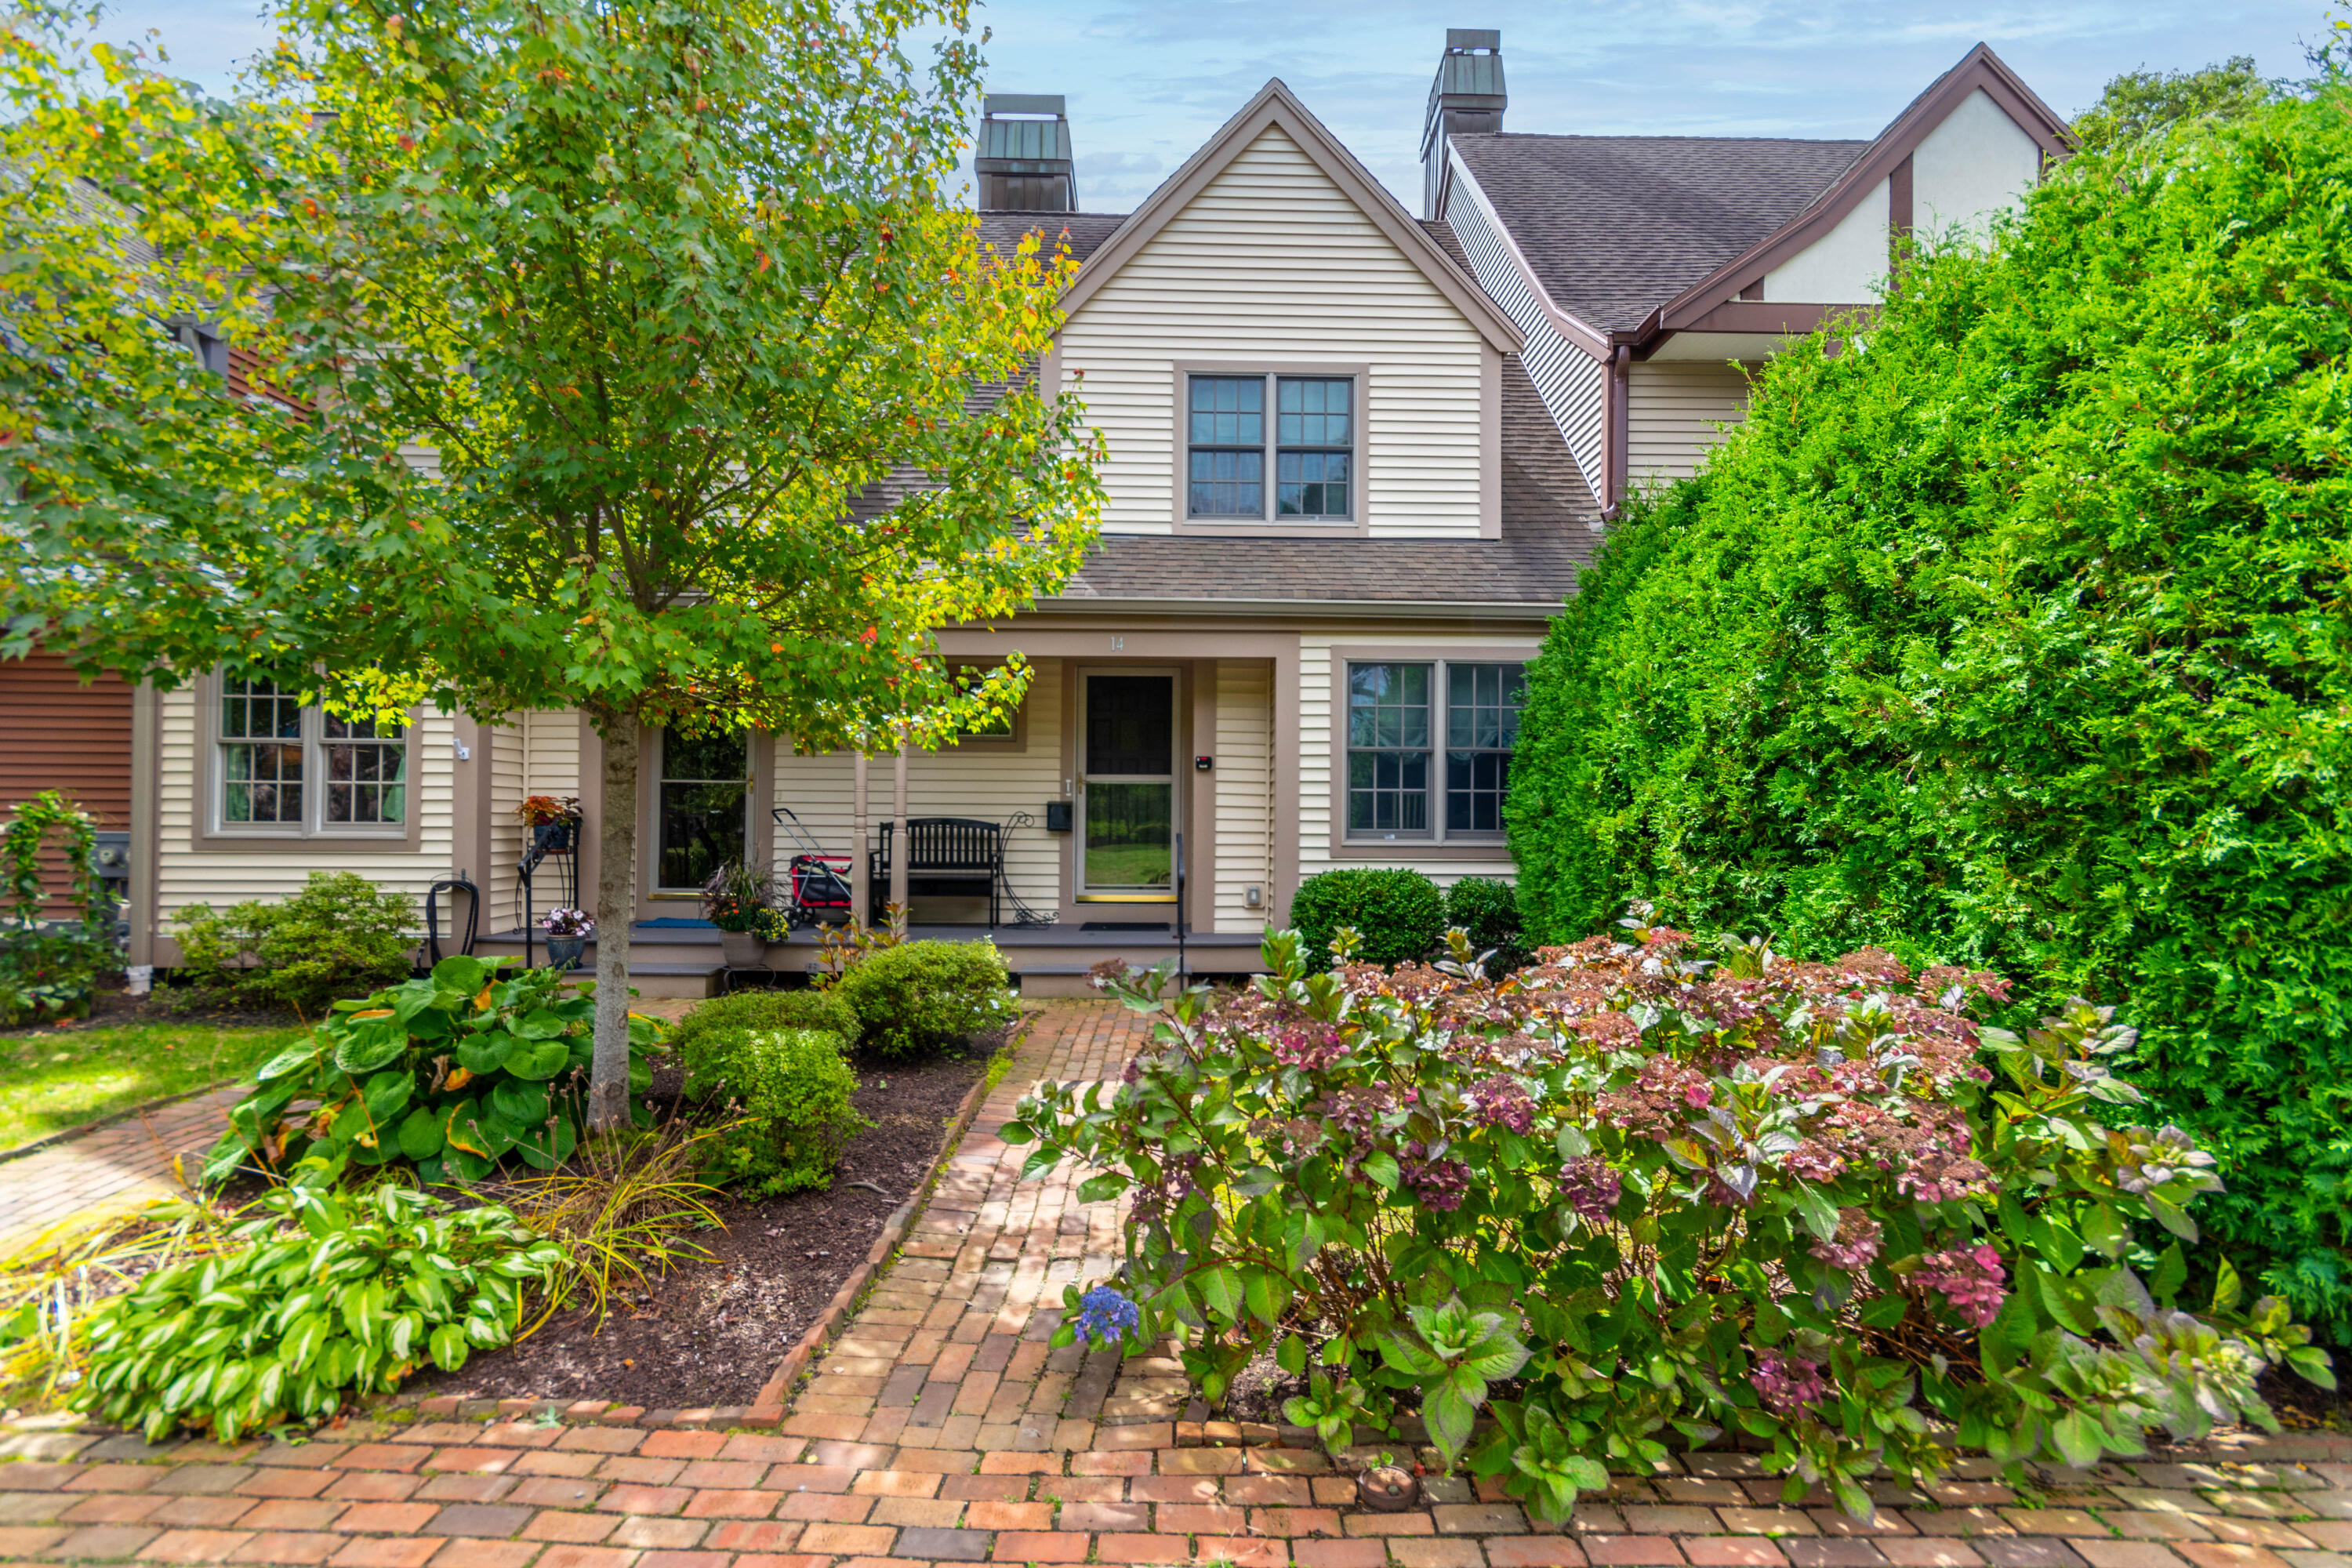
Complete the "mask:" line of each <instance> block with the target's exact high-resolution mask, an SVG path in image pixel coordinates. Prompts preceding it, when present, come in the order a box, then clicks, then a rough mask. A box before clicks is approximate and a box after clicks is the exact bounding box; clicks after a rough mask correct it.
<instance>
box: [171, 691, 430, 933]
mask: <svg viewBox="0 0 2352 1568" xmlns="http://www.w3.org/2000/svg"><path fill="white" fill-rule="evenodd" d="M157 708H158V713H157V718H158V722H159V728H160V729H161V731H162V736H161V741H162V744H161V746H160V747H159V749H158V755H157V762H158V772H159V773H160V774H161V775H162V776H161V780H160V787H159V788H158V790H157V794H156V808H157V815H158V816H159V818H160V821H159V823H158V833H157V844H156V866H155V882H156V906H157V910H158V911H159V915H160V934H163V935H164V936H169V935H171V934H172V933H171V922H172V919H173V916H174V915H175V914H177V913H178V912H179V911H180V910H183V909H184V908H186V907H187V906H188V905H190V904H210V905H212V906H213V907H214V908H215V909H221V908H226V906H227V905H230V904H234V903H240V902H243V901H244V900H247V899H266V900H271V901H273V902H275V901H277V900H282V899H285V898H287V897H288V896H289V895H291V894H294V893H298V892H299V891H301V889H302V885H303V883H304V882H306V881H308V880H309V879H310V873H311V872H313V871H357V872H358V873H360V874H361V875H362V876H363V877H365V878H367V879H369V880H370V881H372V882H373V883H374V884H375V885H376V886H377V887H379V888H388V889H395V890H397V891H400V892H404V893H408V894H410V895H412V896H413V897H414V898H415V901H416V923H417V929H418V930H419V931H423V929H424V922H425V890H426V889H428V888H429V887H430V886H431V885H432V884H433V883H434V882H436V881H437V880H439V879H441V878H443V877H446V876H447V875H449V872H450V868H451V867H452V865H453V863H454V861H455V859H456V849H457V843H456V834H455V824H454V819H453V807H454V805H455V801H454V798H453V794H452V790H453V784H454V780H453V777H452V770H453V768H454V767H455V766H456V765H457V764H456V747H455V742H456V739H457V725H456V721H455V720H453V719H452V718H451V717H450V716H449V715H447V714H446V713H435V712H431V711H427V712H426V713H425V716H424V718H423V719H422V720H421V721H419V722H418V724H417V731H416V739H415V743H414V745H413V746H412V747H411V749H410V752H409V760H410V763H411V765H412V766H413V767H414V768H415V776H414V777H412V778H411V779H410V780H409V795H408V808H409V810H410V811H412V812H415V813H416V814H417V816H418V823H419V834H418V842H417V847H416V848H415V849H414V850H411V849H408V848H406V847H402V846H397V845H390V846H387V847H385V848H384V850H383V853H381V854H376V853H370V852H366V851H362V850H355V849H352V848H349V847H342V846H338V847H333V848H310V847H306V846H305V844H304V842H303V841H302V840H301V839H299V838H289V839H288V840H287V841H286V842H285V844H284V846H283V847H279V846H277V845H272V846H270V847H268V848H266V849H231V850H204V849H199V848H197V847H194V828H195V815H196V811H197V809H198V807H197V790H196V780H197V773H196V770H197V769H198V768H201V767H206V766H209V765H210V763H211V759H210V758H209V757H207V756H205V755H204V754H203V750H204V741H203V733H202V726H201V725H200V724H199V723H198V721H197V713H196V698H195V693H194V691H193V690H191V689H181V690H178V691H167V692H164V693H163V694H162V695H161V697H160V698H159V700H158V703H157ZM467 765H468V766H470V765H471V764H467Z"/></svg>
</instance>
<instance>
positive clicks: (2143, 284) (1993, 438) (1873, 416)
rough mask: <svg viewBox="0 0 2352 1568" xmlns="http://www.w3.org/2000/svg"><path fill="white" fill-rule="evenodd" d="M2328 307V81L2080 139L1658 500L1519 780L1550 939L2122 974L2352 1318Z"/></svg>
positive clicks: (2341, 106)
mask: <svg viewBox="0 0 2352 1568" xmlns="http://www.w3.org/2000/svg"><path fill="white" fill-rule="evenodd" d="M2347 310H2352V91H2347V89H2345V88H2344V87H2343V85H2342V84H2341V83H2338V84H2336V85H2333V86H2327V87H2324V88H2322V89H2319V90H2318V91H2317V92H2316V94H2315V96H2314V97H2312V98H2308V99H2303V100H2291V101H2284V102H2280V103H2276V104H2273V105H2271V106H2269V107H2266V108H2262V109H2258V110H2254V111H2252V113H2250V114H2249V115H2247V116H2246V117H2245V118H2243V119H2241V120H2238V121H2232V122H2230V123H2226V124H2219V125H2205V126H2200V127H2196V128H2193V129H2184V130H2179V131H2176V132H2172V133H2171V135H2170V137H2169V139H2168V140H2166V141H2163V142H2157V143H2153V144H2151V143H2147V142H2142V143H2139V144H2137V145H2136V146H2134V147H2131V148H2127V149H2125V150H2123V151H2119V152H2117V151H2110V152H2105V153H2101V154H2099V155H2098V156H2096V157H2086V158H2083V159H2078V160H2076V161H2075V162H2074V163H2073V164H2071V165H2069V166H2068V167H2067V168H2066V169H2065V170H2064V171H2063V172H2062V173H2060V174H2057V175H2056V176H2055V177H2053V179H2051V180H2050V181H2048V182H2047V183H2045V184H2043V185H2042V187H2041V188H2040V189H2039V190H2038V191H2037V192H2036V193H2035V194H2034V195H2033V196H2032V199H2031V200H2030V202H2029V203H2028V205H2027V208H2026V212H2025V215H2024V216H2022V217H2021V219H2020V220H2019V221H2018V222H2017V223H2016V224H2015V225H2014V226H2012V227H2011V228H2010V229H2008V230H2007V231H2006V232H2005V233H2004V234H2003V235H2002V236H2001V237H2000V240H1999V242H1998V244H1997V245H1996V247H1994V249H1993V250H1992V252H1991V253H1990V255H1984V254H1974V253H1967V252H1964V251H1961V250H1958V249H1956V250H1953V251H1951V252H1948V253H1946V254H1941V255H1937V256H1935V257H1932V258H1926V259H1924V260H1920V261H1917V262H1916V263H1915V264H1913V265H1911V266H1909V267H1907V268H1906V270H1905V272H1904V273H1903V276H1902V280H1901V287H1900V290H1899V293H1898V294H1897V296H1896V297H1895V300H1893V302H1892V303H1891V304H1890V305H1889V306H1888V307H1887V308H1886V310H1885V312H1884V314H1883V315H1882V316H1881V317H1880V319H1879V321H1878V323H1877V324H1876V325H1875V327H1874V328H1873V329H1871V330H1869V331H1866V332H1864V333H1863V334H1862V335H1861V336H1859V337H1858V338H1857V339H1856V340H1855V341H1854V342H1853V343H1851V344H1850V345H1849V346H1848V347H1847V349H1846V351H1845V352H1844V353H1842V354H1839V355H1837V356H1836V357H1830V355H1829V353H1828V352H1827V349H1826V347H1825V344H1824V342H1822V340H1819V339H1816V340H1814V341H1812V342H1807V343H1804V344H1801V345H1799V346H1796V347H1794V348H1792V349H1790V351H1789V352H1787V353H1782V354H1780V356H1779V357H1778V358H1777V359H1775V360H1774V361H1773V362H1772V363H1771V365H1770V367H1769V370H1768V371H1767V372H1766V373H1765V374H1764V375H1763V377H1762V379H1761V382H1760V384H1759V386H1758V387H1757V389H1756V394H1755V397H1754V402H1753V406H1752V411H1751V413H1750V416H1749V417H1748V422H1747V423H1746V424H1745V425H1744V426H1741V427H1740V429H1739V430H1738V433H1737V435H1736V436H1734V437H1732V438H1731V439H1730V440H1729V442H1728V443H1727V445H1726V446H1725V447H1723V448H1722V449H1721V450H1720V451H1718V452H1717V454H1716V456H1715V458H1714V459H1713V460H1712V461H1711V462H1710V464H1709V465H1708V467H1707V468H1706V472H1705V473H1704V474H1703V476H1702V477H1701V479H1699V480H1698V481H1696V482H1695V483H1691V484H1686V485H1683V486H1680V487H1677V488H1676V489H1675V490H1673V491H1672V492H1671V493H1669V494H1667V495H1665V496H1664V497H1663V498H1659V499H1657V500H1654V502H1652V503H1650V504H1647V505H1645V506H1640V507H1636V508H1635V509H1633V513H1632V515H1631V516H1630V518H1629V519H1628V521H1626V522H1624V523H1623V524H1622V525H1621V526H1620V527H1619V529H1618V530H1617V537H1616V538H1615V539H1614V540H1613V541H1612V543H1611V545H1610V547H1609V549H1608V551H1607V552H1606V553H1605V556H1604V559H1603V560H1602V562H1601V564H1600V565H1599V567H1598V568H1597V569H1596V570H1595V571H1594V572H1593V573H1592V574H1591V575H1590V576H1589V577H1588V578H1587V581H1586V584H1585V586H1584V588H1583V591H1582V593H1581V594H1580V596H1579V598H1578V599H1577V600H1576V602H1575V603H1574V604H1573V605H1570V608H1569V610H1568V612H1567V614H1565V615H1564V616H1562V617H1561V618H1560V620H1559V622H1558V623H1557V624H1556V626H1555V628H1554V630H1553V633H1552V635H1551V637H1550V639H1549V643H1548V644H1547V646H1546V649H1545V652H1544V654H1543V657H1542V658H1541V659H1540V660H1539V661H1538V664H1537V666H1536V667H1535V668H1534V671H1533V677H1532V686H1531V692H1530V698H1529V706H1528V713H1527V717H1526V721H1525V723H1524V725H1523V728H1522V730H1521V740H1520V743H1519V752H1518V756H1517V763H1516V764H1515V768H1514V772H1513V775H1512V780H1513V795H1512V802H1511V845H1512V849H1513V852H1514V854H1515V855H1516V857H1517V862H1518V865H1519V868H1520V871H1521V876H1522V887H1523V889H1524V891H1523V895H1522V897H1523V902H1524V905H1525V909H1526V913H1527V915H1528V926H1529V937H1530V939H1531V940H1538V941H1566V940H1570V939H1573V938H1578V937H1582V936H1585V935H1588V934H1590V933H1591V932H1592V931H1596V930H1600V929H1602V928H1603V926H1604V923H1605V922H1606V921H1607V920H1608V919H1610V918H1611V917H1612V916H1614V915H1615V914H1616V913H1618V912H1619V910H1620V909H1621V907H1622V904H1623V903H1624V902H1625V900H1628V899H1629V898H1634V897H1641V898H1647V899H1651V900H1655V901H1656V902H1657V903H1658V904H1659V905H1660V906H1661V908H1662V910H1664V912H1665V913H1666V914H1667V915H1668V916H1669V917H1670V918H1672V919H1673V920H1674V921H1675V923H1676V924H1681V925H1687V926H1692V927H1695V928H1696V929H1701V930H1707V929H1732V930H1747V931H1769V932H1770V933H1771V934H1772V935H1773V937H1774V938H1775V939H1776V941H1777V942H1779V943H1780V944H1781V945H1782V947H1783V948H1784V949H1786V950H1790V951H1795V952H1803V953H1807V954H1811V955H1817V956H1818V955H1826V954H1830V953H1833V952H1840V951H1843V950H1846V949H1850V948H1853V947H1857V946H1860V945H1862V944H1864V943H1865V942H1876V943H1881V944H1883V945H1885V946H1888V947H1891V948H1893V949H1895V951H1896V952H1898V953H1902V954H1905V955H1906V956H1909V957H1913V958H1917V959H1926V958H1929V957H1933V958H1936V959H1940V960H1946V961H1950V962H1958V963H1968V964H1969V965H1971V966H1978V967H1982V968H1987V969H1991V970H1996V971H1999V972H2000V973H2005V974H2013V975H2032V976H2034V977H2036V978H2034V979H2033V980H2032V983H2031V986H2030V989H2031V994H2027V995H2023V996H2021V999H2020V1002H2019V1005H2018V1007H2017V1009H2016V1012H2017V1013H2018V1014H2020V1015H2023V1016H2031V1015H2033V1014H2035V1013H2037V1012H2041V1011H2046V1010H2048V1008H2049V1006H2050V1005H2051V1004H2053V1003H2054V1002H2056V1001H2058V1000H2060V999H2062V998H2063V997H2064V996H2066V995H2067V994H2071V993H2080V994H2084V995H2087V996H2089V997H2091V998H2093V999H2095V1000H2098V1001H2105V1002H2113V1003H2116V1004H2118V1005H2120V1006H2121V1007H2122V1008H2123V1009H2124V1012H2125V1014H2126V1016H2127V1017H2128V1018H2129V1019H2130V1021H2132V1022H2134V1023H2136V1024H2137V1025H2138V1026H2140V1027H2141V1028H2142V1029H2143V1030H2144V1031H2145V1033H2144V1035H2143V1037H2142V1047H2141V1051H2142V1056H2143V1058H2144V1061H2143V1064H2142V1065H2141V1066H2139V1067H2138V1068H2135V1069H2134V1071H2133V1073H2132V1076H2133V1077H2134V1079H2136V1080H2137V1081H2138V1082H2139V1083H2141V1084H2143V1085H2146V1086H2147V1087H2149V1088H2150V1089H2152V1090H2153V1091H2154V1092H2155V1093H2156V1094H2158V1096H2159V1097H2160V1098H2161V1101H2162V1104H2161V1111H2162V1112H2163V1113H2165V1114H2169V1115H2171V1116H2174V1117H2177V1118H2178V1119H2179V1121H2182V1122H2184V1123H2186V1124H2188V1125H2189V1126H2191V1127H2193V1128H2194V1129H2195V1130H2196V1131H2198V1132H2199V1133H2200V1136H2201V1137H2203V1138H2204V1139H2207V1140H2210V1142H2211V1143H2212V1144H2213V1146H2214V1147H2215V1148H2216V1150H2217V1152H2219V1153H2220V1154H2221V1158H2222V1169H2223V1170H2224V1172H2225V1173H2227V1174H2228V1178H2229V1184H2230V1193H2229V1194H2228V1195H2227V1197H2226V1198H2221V1199H2215V1200H2209V1201H2208V1203H2206V1204H2204V1205H2200V1209H2199V1212H2200V1215H2205V1216H2206V1217H2207V1220H2208V1222H2209V1228H2210V1230H2212V1231H2215V1232H2218V1233H2219V1240H2220V1244H2221V1247H2223V1249H2224V1250H2226V1251H2227V1252H2229V1253H2230V1254H2231V1255H2233V1256H2234V1257H2235V1258H2236V1260H2237V1262H2238V1265H2239V1267H2240V1268H2249V1267H2250V1266H2251V1267H2253V1268H2259V1269H2260V1270H2261V1271H2262V1273H2263V1278H2264V1279H2266V1280H2267V1281H2268V1282H2269V1283H2270V1284H2271V1286H2272V1287H2273V1288H2274V1289H2279V1290H2281V1291H2283V1292H2284V1293H2285V1294H2287V1295H2288V1296H2289V1297H2291V1298H2292V1299H2293V1300H2294V1304H2295V1307H2296V1309H2297V1310H2298V1311H2299V1312H2301V1313H2305V1314H2309V1315H2310V1316H2311V1317H2313V1318H2315V1319H2317V1320H2320V1321H2325V1322H2326V1323H2327V1324H2328V1325H2329V1326H2330V1327H2331V1328H2332V1329H2333V1331H2334V1334H2335V1337H2336V1339H2337V1340H2338V1341H2339V1342H2342V1341H2344V1340H2345V1338H2346V1337H2347V1331H2352V1262H2347V1255H2346V1247H2347V1226H2348V1225H2352V1029H2347V1014H2352V810H2347V798H2352V592H2347V587H2348V586H2352V585H2348V584H2347V577H2352V526H2347V497H2352V490H2348V489H2347V452H2352V435H2348V434H2347V372H2346V365H2345V352H2346V349H2347V343H2352V314H2347ZM2208 1258H2209V1261H2210V1253H2209V1254H2208Z"/></svg>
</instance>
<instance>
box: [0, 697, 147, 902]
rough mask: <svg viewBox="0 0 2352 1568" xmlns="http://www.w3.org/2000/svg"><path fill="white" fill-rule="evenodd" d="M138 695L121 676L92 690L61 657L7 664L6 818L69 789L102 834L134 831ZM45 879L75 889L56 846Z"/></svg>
mask: <svg viewBox="0 0 2352 1568" xmlns="http://www.w3.org/2000/svg"><path fill="white" fill-rule="evenodd" d="M45 789H62V790H66V791H68V792H69V793H70V794H71V795H73V797H74V798H75V799H76V800H78V801H79V802H80V803H81V805H82V806H83V807H84V809H86V810H88V811H89V813H90V814H91V815H92V816H96V817H97V818H98V825H99V826H100V827H102V828H109V829H121V828H126V827H128V826H130V825H131V688H130V687H129V686H128V685H126V684H125V683H124V682H122V681H121V680H120V679H116V678H115V677H113V676H106V677H104V678H102V679H100V680H99V681H98V683H97V684H96V685H93V686H84V685H82V684H81V683H80V682H79V680H77V679H75V678H74V675H73V672H72V671H71V670H69V669H68V668H66V662H65V660H64V659H62V658H58V656H57V655H55V654H45V653H37V654H35V655H33V656H32V658H27V659H23V660H17V659H5V660H0V813H5V810H6V808H7V807H8V806H10V805H15V804H16V802H17V801H20V800H29V799H31V798H32V797H33V796H34V795H38V794H39V793H40V792H41V791H43V790H45ZM43 860H44V869H45V871H46V873H47V874H46V875H45V876H44V877H43V879H42V881H43V883H44V885H45V886H46V887H47V889H48V891H49V893H50V894H51V896H52V897H55V896H58V895H62V894H64V893H65V892H66V891H67V889H68V879H67V875H66V867H65V860H64V858H63V857H62V856H60V855H59V854H58V852H57V850H56V848H55V847H51V848H50V850H49V851H48V853H47V855H46V856H45V857H44V858H43Z"/></svg>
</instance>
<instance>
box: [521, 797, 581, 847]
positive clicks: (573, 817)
mask: <svg viewBox="0 0 2352 1568" xmlns="http://www.w3.org/2000/svg"><path fill="white" fill-rule="evenodd" d="M515 816H517V817H518V818H520V820H521V822H522V825H523V827H524V828H525V829H526V830H527V831H528V832H529V833H530V843H531V847H532V848H534V849H537V850H539V851H541V853H543V854H548V855H569V854H571V853H572V847H573V846H574V845H575V844H576V843H577V842H578V840H579V837H580V797H579V796H578V795H566V796H565V797H564V798H563V799H562V800H557V799H556V798H555V797H554V796H553V795H525V796H524V797H523V801H522V804H521V805H518V806H516V807H515Z"/></svg>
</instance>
